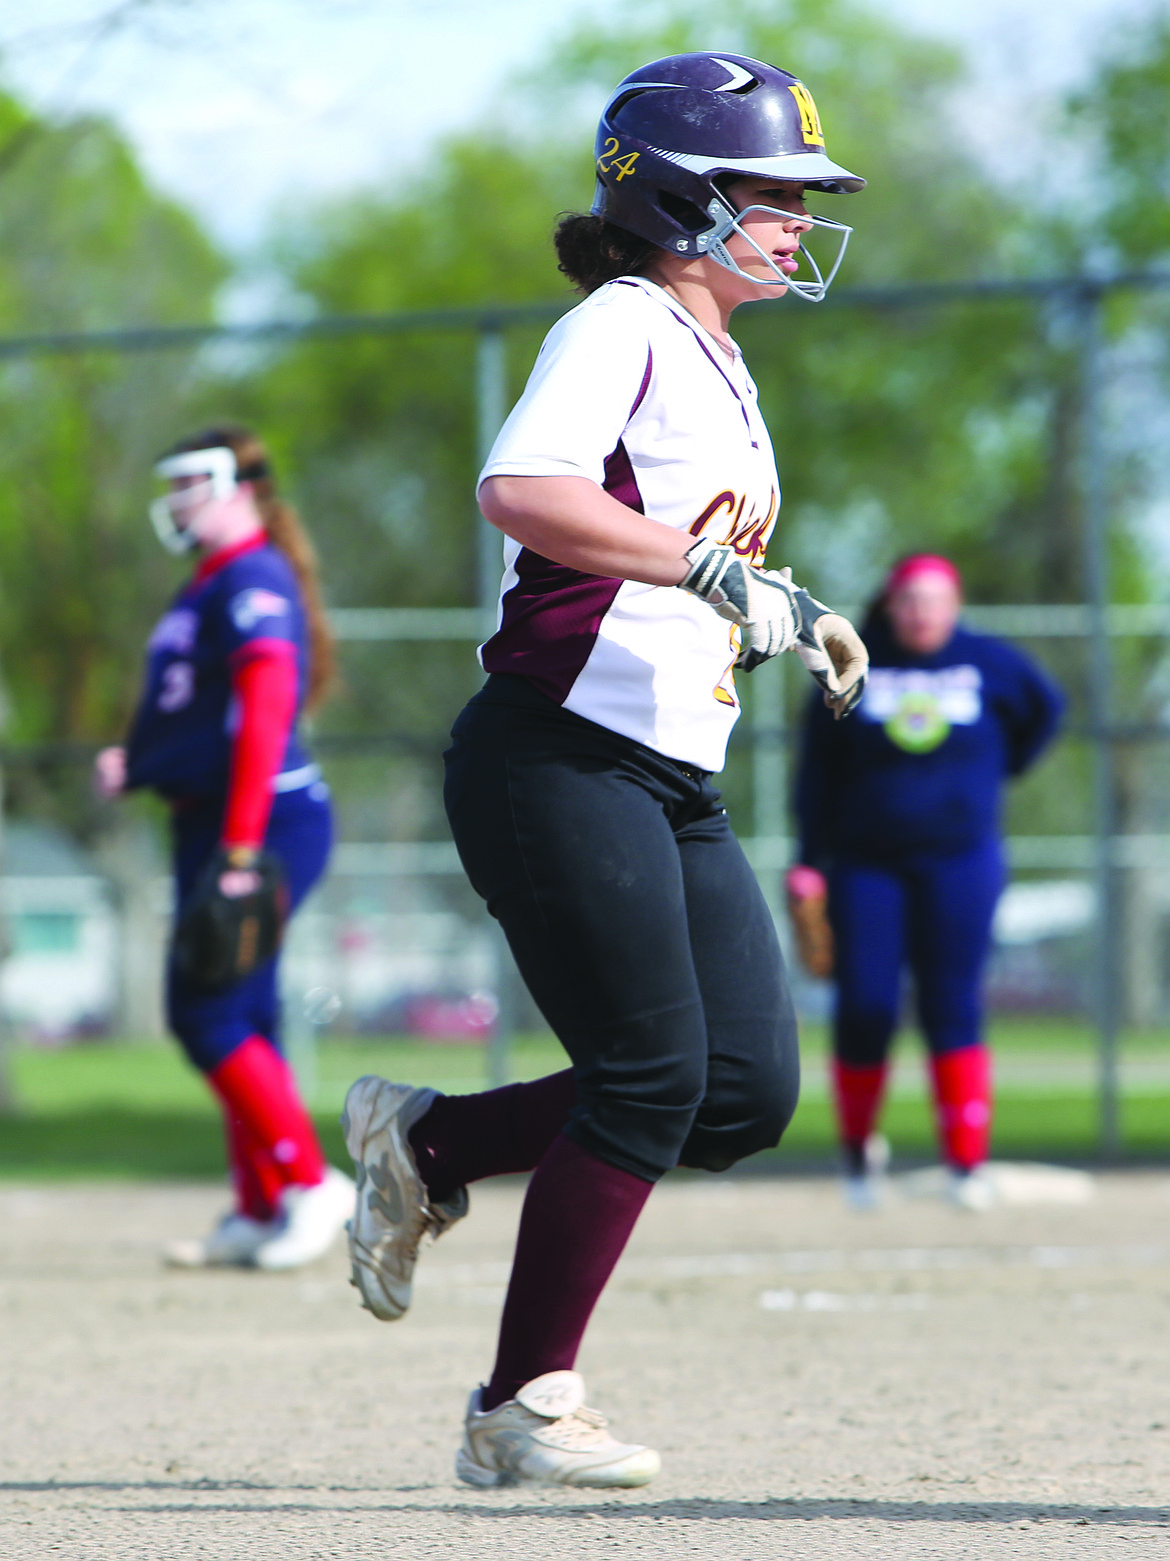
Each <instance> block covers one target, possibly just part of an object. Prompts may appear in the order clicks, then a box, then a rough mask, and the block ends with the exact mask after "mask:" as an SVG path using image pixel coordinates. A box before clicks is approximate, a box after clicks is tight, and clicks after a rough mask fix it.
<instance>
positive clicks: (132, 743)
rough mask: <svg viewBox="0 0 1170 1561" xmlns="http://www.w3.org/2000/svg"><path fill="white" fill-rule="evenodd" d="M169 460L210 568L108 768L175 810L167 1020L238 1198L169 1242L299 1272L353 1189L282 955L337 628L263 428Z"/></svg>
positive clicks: (318, 786) (298, 893)
mask: <svg viewBox="0 0 1170 1561" xmlns="http://www.w3.org/2000/svg"><path fill="white" fill-rule="evenodd" d="M156 473H157V475H158V477H159V478H160V480H161V481H162V482H164V483H165V484H166V485H167V488H168V490H169V491H167V492H166V493H164V494H163V495H162V496H161V497H160V498H159V499H157V500H156V502H155V503H154V504H153V505H152V507H151V519H152V521H153V522H154V524H155V527H156V530H157V531H158V533H159V536H160V539H161V540H162V541H163V543H164V545H166V546H167V547H168V548H169V549H170V550H171V551H172V552H176V553H181V552H186V551H194V552H196V553H197V554H198V556H199V563H198V565H197V567H196V569H195V573H194V575H193V576H192V578H191V580H190V581H189V582H188V583H187V584H186V585H185V586H184V587H183V589H182V590H181V591H180V592H179V594H178V596H177V597H176V598H175V600H174V601H173V602H172V603H171V606H170V607H169V608H168V610H167V611H166V612H165V613H164V614H163V616H162V618H161V619H160V621H159V622H158V624H157V625H156V627H155V629H154V632H153V634H152V635H151V637H150V642H149V645H148V649H147V665H146V678H145V685H144V688H143V692H142V697H141V702H140V704H139V707H138V712H137V714H136V716H135V718H134V723H133V727H132V729H131V732H130V737H129V740H128V743H127V746H126V747H125V748H122V747H116V748H106V749H104V750H103V751H102V752H101V753H100V754H99V755H98V759H97V766H96V782H97V785H98V789H99V791H101V792H102V794H103V795H105V796H114V795H116V794H118V793H120V792H123V791H128V790H132V789H134V788H136V787H142V786H146V787H150V788H151V789H152V790H154V791H156V792H158V793H159V795H160V796H162V797H164V798H165V799H166V800H167V802H169V804H170V806H171V816H172V835H173V845H174V873H175V901H176V907H177V933H176V939H175V943H174V945H173V947H172V950H171V957H170V959H169V961H168V968H167V1016H168V1020H169V1022H170V1025H171V1028H172V1029H173V1031H174V1032H175V1034H176V1035H177V1036H178V1038H179V1040H180V1042H181V1043H182V1045H183V1048H184V1050H185V1051H186V1053H187V1055H188V1057H189V1058H190V1059H191V1061H192V1062H193V1063H194V1064H195V1066H196V1067H197V1068H198V1069H200V1071H201V1072H203V1073H204V1074H205V1075H206V1077H207V1081H208V1083H209V1084H210V1085H211V1087H212V1089H213V1090H214V1092H215V1094H216V1096H217V1097H218V1099H219V1102H220V1105H221V1106H222V1108H223V1114H224V1121H225V1125H226V1129H227V1144H228V1157H229V1160H230V1163H231V1170H232V1178H233V1182H234V1186H235V1195H236V1206H235V1208H234V1210H233V1211H232V1212H231V1213H229V1214H228V1215H226V1216H225V1217H224V1219H223V1220H222V1221H221V1222H220V1223H219V1224H218V1225H217V1226H216V1227H215V1229H214V1230H212V1231H211V1233H210V1234H209V1235H208V1236H206V1237H204V1238H203V1239H202V1240H198V1241H176V1242H174V1243H172V1244H171V1246H170V1247H169V1248H168V1249H167V1251H166V1254H165V1255H166V1257H167V1259H168V1260H169V1261H170V1262H172V1263H176V1264H180V1265H183V1266H203V1265H223V1264H250V1265H256V1266H259V1267H261V1268H293V1267H297V1266H299V1265H300V1264H302V1263H307V1262H309V1261H311V1260H312V1259H313V1258H316V1257H319V1256H320V1255H321V1254H322V1253H323V1252H324V1251H325V1249H326V1248H327V1247H328V1246H329V1245H330V1244H331V1243H332V1241H333V1239H334V1238H335V1237H336V1236H337V1234H338V1233H339V1231H340V1230H341V1227H342V1225H343V1224H344V1222H345V1219H346V1217H347V1215H348V1212H349V1205H350V1203H351V1202H352V1196H353V1184H352V1182H351V1181H350V1179H349V1178H348V1177H347V1176H345V1175H343V1173H342V1172H341V1171H338V1170H334V1169H332V1168H330V1167H329V1166H328V1165H326V1163H325V1158H324V1156H323V1154H322V1152H321V1147H320V1144H319V1143H318V1141H317V1134H316V1131H315V1129H314V1127H313V1124H312V1122H311V1120H310V1118H309V1116H308V1114H307V1112H306V1111H305V1108H304V1106H303V1105H302V1103H301V1101H300V1098H299V1096H298V1093H297V1088H296V1084H295V1082H294V1080H293V1076H292V1074H291V1072H290V1070H289V1069H288V1067H287V1066H286V1064H285V1062H284V1059H283V1057H282V1056H281V1053H280V1042H279V1013H278V998H277V959H276V954H275V945H276V942H277V940H278V936H279V921H280V919H281V915H282V913H287V911H288V910H292V909H295V908H296V906H297V904H298V903H299V902H300V900H301V899H303V898H304V896H305V895H306V894H307V893H308V891H309V889H310V888H311V887H312V886H313V884H314V883H315V882H316V880H317V879H318V878H319V877H320V875H321V873H322V871H323V870H324V867H325V863H326V859H327V857H328V854H329V843H330V807H329V792H328V789H327V787H326V786H325V784H324V782H323V781H322V779H321V776H320V772H319V770H318V769H317V767H316V765H315V764H313V762H312V760H311V759H310V757H309V755H308V754H307V753H306V751H305V749H304V747H303V746H302V743H301V739H300V736H299V735H298V732H297V717H298V714H299V712H300V710H301V709H302V708H303V706H304V705H305V704H306V703H309V704H311V703H312V702H313V701H314V700H315V699H317V698H319V697H320V695H321V693H322V691H323V689H324V686H325V683H326V682H327V680H328V677H329V673H330V663H331V653H332V652H331V640H330V635H329V629H328V625H327V623H326V621H325V615H324V612H323V609H322V607H321V601H320V595H319V591H318V587H317V580H316V561H315V558H314V555H313V551H312V546H311V544H310V543H309V540H308V537H307V536H306V535H305V533H304V531H303V529H302V527H301V524H300V521H299V520H298V519H297V516H296V514H295V512H294V511H293V510H292V509H290V508H289V506H288V505H287V504H284V503H283V502H282V501H281V500H280V499H278V498H277V496H276V490H275V485H274V482H273V478H272V473H271V470H270V467H269V464H268V458H267V455H266V453H265V450H264V447H263V445H262V444H261V443H260V442H259V440H257V439H256V438H255V437H253V436H252V435H251V434H250V433H248V432H247V431H246V430H244V429H242V428H236V427H230V426H229V427H220V428H212V429H208V430H206V431H205V432H204V433H201V434H198V435H196V437H195V438H193V439H187V440H184V441H183V442H182V443H180V444H178V445H176V446H175V447H174V449H173V450H172V452H171V453H170V454H169V455H168V456H167V457H166V458H165V459H164V460H162V461H160V462H159V464H158V466H157V467H156ZM225 940H226V944H227V949H226V959H225V957H223V956H224V945H225ZM265 940H266V941H265ZM265 956H267V957H265Z"/></svg>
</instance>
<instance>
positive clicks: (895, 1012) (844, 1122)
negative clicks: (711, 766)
mask: <svg viewBox="0 0 1170 1561" xmlns="http://www.w3.org/2000/svg"><path fill="white" fill-rule="evenodd" d="M962 601H963V596H962V584H961V581H960V578H959V573H958V570H957V569H956V568H955V566H954V565H953V564H952V563H951V562H950V561H949V560H948V559H946V558H940V557H937V556H936V555H934V554H930V553H918V554H915V555H913V556H912V557H909V558H905V559H903V560H902V561H901V562H900V563H899V564H897V565H895V567H894V568H893V569H892V570H891V572H890V574H889V577H888V578H887V580H886V582H885V585H884V587H883V588H882V591H881V593H880V595H879V596H878V598H877V600H876V602H875V603H874V605H873V607H872V608H871V609H870V612H869V614H868V616H867V618H866V621H865V624H864V628H863V635H864V638H865V642H866V645H867V646H868V648H869V654H870V662H871V673H870V678H869V682H868V684H867V686H866V690H865V694H864V697H863V699H862V702H861V704H860V706H859V708H858V712H857V718H856V719H855V720H853V721H850V722H849V723H847V724H846V725H844V726H841V725H838V724H836V723H834V722H833V721H832V720H831V719H826V714H827V713H826V712H825V710H824V709H823V708H822V707H820V706H819V702H817V701H813V702H810V704H809V708H808V713H807V716H806V719H805V726H804V746H803V751H802V754H801V759H800V766H799V772H798V778H797V788H796V807H797V815H798V823H799V831H800V865H799V866H797V867H794V868H793V869H791V871H790V872H789V876H788V895H789V903H790V906H791V907H792V910H793V913H794V916H793V919H794V923H795V925H796V928H797V932H798V941H799V942H800V944H801V945H802V951H803V952H804V953H805V963H806V964H808V965H809V967H810V969H811V970H812V973H813V974H814V975H821V976H827V975H829V974H830V973H831V974H832V975H833V978H834V980H835V982H836V1006H835V1010H834V1017H833V1063H832V1068H833V1094H834V1100H835V1102H836V1109H837V1122H838V1129H839V1133H840V1137H841V1143H842V1145H843V1152H844V1157H845V1176H846V1181H845V1189H846V1196H847V1198H848V1200H849V1202H850V1203H851V1204H853V1205H854V1206H855V1207H857V1208H870V1207H873V1206H874V1204H875V1203H876V1202H877V1201H878V1198H879V1192H880V1182H879V1180H878V1176H879V1173H880V1170H881V1169H882V1168H883V1167H882V1165H881V1164H880V1161H881V1159H883V1158H884V1154H885V1150H884V1145H883V1144H881V1141H880V1140H877V1139H876V1138H875V1137H874V1132H875V1128H876V1125H877V1121H878V1113H879V1111H880V1108H881V1103H882V1094H883V1091H884V1088H885V1084H886V1075H887V1070H888V1066H889V1051H890V1043H891V1041H892V1039H893V1036H894V1032H895V1030H896V1029H897V1025H898V1016H899V1010H900V1006H901V990H902V973H903V970H904V969H905V968H907V967H908V968H909V970H910V972H911V974H912V975H913V978H914V987H915V994H916V998H917V1010H918V1020H919V1023H920V1024H921V1026H922V1029H923V1032H924V1034H925V1036H926V1042H927V1046H928V1047H929V1050H930V1072H931V1080H932V1084H933V1093H934V1099H935V1104H936V1110H937V1117H938V1131H939V1138H940V1141H941V1146H942V1153H943V1156H944V1159H945V1161H946V1163H947V1165H948V1166H949V1167H950V1170H951V1175H952V1181H951V1191H952V1194H953V1196H954V1198H955V1200H956V1202H958V1203H959V1204H961V1205H963V1206H965V1207H968V1208H972V1209H980V1208H985V1207H986V1206H987V1205H988V1203H989V1202H990V1201H992V1197H993V1189H992V1187H991V1183H990V1181H989V1179H988V1177H987V1176H986V1173H984V1172H982V1171H981V1167H982V1166H983V1164H984V1161H985V1160H986V1158H987V1150H988V1142H989V1138H990V1131H991V1059H990V1055H989V1053H988V1049H987V1046H986V1044H985V1042H984V1039H983V1013H982V1000H981V992H980V986H981V981H982V977H983V970H984V966H985V964H986V960H987V955H988V953H989V950H990V946H991V924H992V917H993V915H994V912H995V906H996V902H997V900H998V899H999V895H1000V891H1001V890H1002V888H1003V884H1004V861H1003V849H1002V844H1001V840H1000V802H1001V795H1002V792H1003V785H1004V781H1005V780H1007V779H1008V778H1009V777H1010V776H1015V775H1020V774H1022V773H1023V772H1024V771H1025V770H1026V769H1027V768H1028V766H1029V765H1030V764H1032V763H1033V762H1034V761H1035V760H1036V758H1037V757H1038V755H1039V754H1040V753H1041V752H1042V750H1043V749H1044V747H1045V746H1046V745H1047V744H1048V743H1049V742H1050V741H1051V739H1052V736H1053V734H1054V733H1055V731H1056V727H1057V724H1058V722H1059V719H1060V714H1061V711H1062V708H1063V705H1064V700H1063V697H1062V695H1061V693H1060V691H1059V690H1058V689H1057V688H1056V687H1055V685H1054V684H1053V683H1052V682H1051V681H1050V680H1049V679H1048V678H1047V677H1046V676H1045V674H1044V673H1042V672H1041V671H1040V669H1039V668H1038V667H1037V666H1035V665H1034V663H1033V662H1031V661H1030V660H1029V659H1028V658H1027V657H1026V656H1024V655H1023V654H1021V652H1020V651H1018V650H1016V649H1015V648H1014V647H1013V646H1011V645H1007V644H1004V643H1003V641H1001V640H997V639H993V638H991V637H990V636H988V635H985V634H975V633H973V632H972V631H971V630H970V629H966V628H964V627H963V626H962V625H961V624H960V623H959V613H960V610H961V607H962ZM826 902H827V914H828V922H827V923H826V921H825V909H824V908H825V906H826Z"/></svg>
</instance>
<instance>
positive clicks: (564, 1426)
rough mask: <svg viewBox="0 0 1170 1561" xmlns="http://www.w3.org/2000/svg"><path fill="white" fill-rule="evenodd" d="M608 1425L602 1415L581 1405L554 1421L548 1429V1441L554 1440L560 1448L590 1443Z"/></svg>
mask: <svg viewBox="0 0 1170 1561" xmlns="http://www.w3.org/2000/svg"><path fill="white" fill-rule="evenodd" d="M608 1424H609V1421H608V1420H607V1419H606V1418H605V1416H604V1415H601V1414H598V1412H597V1410H596V1409H589V1408H587V1407H586V1406H585V1405H584V1404H582V1406H581V1408H580V1409H575V1410H573V1411H572V1412H571V1413H569V1414H567V1415H562V1416H561V1417H560V1419H559V1420H554V1421H553V1422H552V1423H551V1425H550V1426H549V1427H548V1431H549V1433H550V1439H552V1440H555V1441H556V1442H558V1443H559V1444H560V1446H562V1447H567V1448H572V1447H573V1446H574V1445H575V1444H580V1443H582V1442H590V1441H592V1440H593V1439H594V1438H595V1436H596V1434H597V1432H598V1431H604V1430H605V1428H606V1426H607V1425H608Z"/></svg>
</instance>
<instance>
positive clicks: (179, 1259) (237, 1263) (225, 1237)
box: [162, 1213, 281, 1268]
mask: <svg viewBox="0 0 1170 1561" xmlns="http://www.w3.org/2000/svg"><path fill="white" fill-rule="evenodd" d="M280 1228H281V1227H280V1222H279V1221H278V1220H254V1219H252V1218H251V1217H250V1216H249V1215H247V1214H239V1213H232V1214H225V1215H224V1217H223V1219H221V1220H220V1222H219V1224H218V1225H217V1226H216V1227H215V1229H214V1230H213V1231H211V1233H210V1234H209V1235H207V1236H204V1237H202V1239H198V1238H196V1239H193V1240H187V1241H168V1242H167V1244H166V1246H165V1247H164V1248H163V1250H162V1260H163V1262H164V1263H166V1264H167V1265H168V1266H169V1267H171V1268H248V1267H250V1266H251V1264H252V1261H253V1259H254V1258H255V1256H256V1249H257V1248H258V1247H259V1246H260V1245H261V1243H262V1242H265V1241H267V1240H268V1239H269V1237H270V1236H274V1235H276V1233H277V1232H278V1231H279V1230H280Z"/></svg>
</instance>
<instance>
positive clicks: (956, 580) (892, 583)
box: [882, 553, 963, 596]
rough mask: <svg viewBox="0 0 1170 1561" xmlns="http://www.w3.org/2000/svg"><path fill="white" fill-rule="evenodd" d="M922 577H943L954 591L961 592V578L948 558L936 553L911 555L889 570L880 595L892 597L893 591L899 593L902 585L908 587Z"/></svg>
mask: <svg viewBox="0 0 1170 1561" xmlns="http://www.w3.org/2000/svg"><path fill="white" fill-rule="evenodd" d="M922 575H945V576H946V578H947V579H948V580H949V581H950V582H951V584H952V585H953V586H954V588H955V590H956V591H958V592H960V593H961V592H962V589H963V580H962V576H961V575H960V574H959V571H958V570H957V569H956V568H955V566H954V564H952V563H951V561H950V559H949V558H943V557H942V556H941V555H940V554H938V553H912V554H911V555H910V557H909V558H903V559H902V561H901V562H900V563H897V564H895V565H894V567H893V568H892V569H891V570H890V572H889V574H888V575H887V576H886V583H885V586H884V588H883V590H882V595H883V596H892V595H893V593H894V592H895V591H900V590H901V589H902V587H903V586H904V585H909V583H910V581H911V580H917V579H918V578H919V577H920V576H922Z"/></svg>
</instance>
